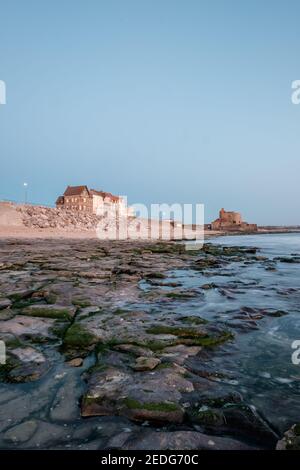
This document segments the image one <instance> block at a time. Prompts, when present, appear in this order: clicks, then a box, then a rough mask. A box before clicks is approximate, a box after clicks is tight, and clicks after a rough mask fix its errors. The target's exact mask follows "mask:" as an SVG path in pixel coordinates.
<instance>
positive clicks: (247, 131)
mask: <svg viewBox="0 0 300 470" xmlns="http://www.w3.org/2000/svg"><path fill="white" fill-rule="evenodd" d="M0 15H1V27H0V79H1V80H4V81H5V83H6V87H7V104H6V105H1V106H0V163H1V173H0V199H3V198H6V199H13V200H18V201H22V199H23V198H24V190H23V182H24V181H26V182H28V185H29V186H28V188H29V200H30V201H31V202H34V203H43V204H53V202H54V201H55V199H56V197H57V195H59V194H61V193H62V192H63V191H64V189H65V186H66V185H67V184H70V185H76V184H87V185H88V186H90V187H94V188H96V189H104V190H106V191H111V192H113V193H116V194H122V195H125V194H126V195H127V196H128V200H129V203H142V202H143V203H146V204H150V203H162V202H165V203H174V202H179V203H204V204H205V211H206V221H210V220H211V219H213V218H215V217H216V216H217V213H218V211H219V209H220V207H222V206H223V207H225V208H226V209H228V210H239V211H241V212H242V214H243V216H244V218H245V219H246V220H247V221H249V222H257V223H259V224H300V213H299V200H300V185H299V174H300V105H298V106H296V105H293V104H292V102H291V93H292V91H291V83H292V81H293V80H297V79H300V55H299V47H300V29H299V17H300V2H299V1H297V0H295V1H294V0H290V1H286V2H284V1H276V0H266V1H264V2H262V1H256V0H252V1H250V0H249V1H247V2H246V1H238V0H211V1H208V0H206V1H204V0H202V1H201V0H199V1H197V0H186V1H184V0H180V1H179V0H152V1H150V0H123V1H122V0H110V1H108V0H107V1H102V0H98V1H97V0H88V1H83V0H77V1H74V0H73V1H72V0H59V1H58V0H52V1H49V0H48V1H43V2H41V1H38V0H27V1H26V2H24V1H21V0H19V1H17V0H10V1H9V2H7V1H3V0H0Z"/></svg>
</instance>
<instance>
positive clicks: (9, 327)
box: [0, 315, 55, 339]
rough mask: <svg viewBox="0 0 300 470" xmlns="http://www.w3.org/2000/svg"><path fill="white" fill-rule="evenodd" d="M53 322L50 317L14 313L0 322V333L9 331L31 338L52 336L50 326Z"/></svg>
mask: <svg viewBox="0 0 300 470" xmlns="http://www.w3.org/2000/svg"><path fill="white" fill-rule="evenodd" d="M54 323H55V320H54V319H50V318H33V317H28V316H26V315H16V316H15V317H14V318H12V319H10V320H6V321H2V322H0V333H11V334H13V335H15V336H18V337H31V338H32V339H35V338H38V339H46V338H51V337H52V338H54V335H53V334H52V333H51V328H52V327H53V325H54Z"/></svg>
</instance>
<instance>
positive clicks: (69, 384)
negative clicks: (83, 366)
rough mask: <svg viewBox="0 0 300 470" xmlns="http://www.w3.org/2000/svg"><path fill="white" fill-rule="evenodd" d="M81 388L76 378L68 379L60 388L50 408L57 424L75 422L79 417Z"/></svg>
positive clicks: (52, 417) (51, 415)
mask: <svg viewBox="0 0 300 470" xmlns="http://www.w3.org/2000/svg"><path fill="white" fill-rule="evenodd" d="M80 392H81V388H80V386H79V385H78V382H77V379H76V377H75V376H74V374H73V375H71V376H70V377H67V379H66V380H65V381H63V384H62V385H61V387H59V389H58V391H57V393H56V395H55V398H54V401H53V403H52V404H51V408H50V417H51V419H52V420H53V421H56V422H63V423H67V422H73V421H75V420H76V418H78V416H79V403H78V400H79V395H80Z"/></svg>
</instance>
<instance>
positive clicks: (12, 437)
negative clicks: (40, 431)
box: [3, 420, 38, 444]
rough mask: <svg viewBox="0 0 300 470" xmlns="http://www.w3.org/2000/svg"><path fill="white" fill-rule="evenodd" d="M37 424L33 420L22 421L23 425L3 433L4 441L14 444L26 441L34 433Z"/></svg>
mask: <svg viewBox="0 0 300 470" xmlns="http://www.w3.org/2000/svg"><path fill="white" fill-rule="evenodd" d="M37 427H38V424H37V422H36V421H35V420H29V421H24V423H21V424H17V425H16V426H14V427H12V428H10V429H8V431H6V432H5V433H4V436H3V439H4V441H8V442H13V443H15V444H18V443H20V442H21V443H22V442H26V441H28V440H29V439H30V438H31V437H32V436H33V435H34V433H35V432H36V430H37Z"/></svg>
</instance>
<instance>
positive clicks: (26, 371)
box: [7, 362, 49, 383]
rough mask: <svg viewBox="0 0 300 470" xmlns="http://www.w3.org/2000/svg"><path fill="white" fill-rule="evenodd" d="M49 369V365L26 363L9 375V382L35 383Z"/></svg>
mask: <svg viewBox="0 0 300 470" xmlns="http://www.w3.org/2000/svg"><path fill="white" fill-rule="evenodd" d="M48 369H49V364H47V363H45V362H44V363H24V364H22V365H20V366H18V367H15V368H14V369H12V370H11V371H10V372H9V373H8V374H7V380H8V381H10V382H15V383H19V382H33V381H35V380H38V379H40V378H41V377H42V375H44V374H45V373H46V372H47V370H48Z"/></svg>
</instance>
